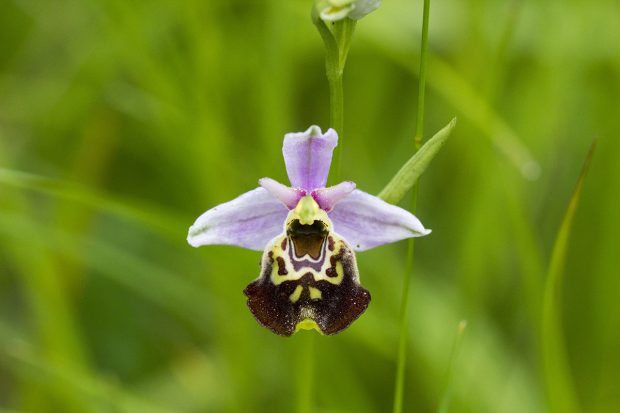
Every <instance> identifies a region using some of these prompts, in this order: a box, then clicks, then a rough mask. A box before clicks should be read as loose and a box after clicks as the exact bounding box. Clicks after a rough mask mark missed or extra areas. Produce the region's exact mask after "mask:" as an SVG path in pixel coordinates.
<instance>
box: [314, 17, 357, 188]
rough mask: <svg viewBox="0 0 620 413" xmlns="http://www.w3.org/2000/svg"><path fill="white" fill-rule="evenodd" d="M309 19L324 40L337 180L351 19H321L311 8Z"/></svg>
mask: <svg viewBox="0 0 620 413" xmlns="http://www.w3.org/2000/svg"><path fill="white" fill-rule="evenodd" d="M312 21H313V22H314V25H315V26H316V28H317V30H318V31H319V34H320V35H321V39H323V43H324V44H325V72H326V75H327V82H328V83H329V115H330V116H329V123H330V127H332V128H334V129H335V130H336V132H338V149H336V151H335V153H334V162H333V164H334V165H335V173H334V174H333V176H334V178H335V180H336V182H339V181H340V171H341V159H342V151H343V148H344V93H343V86H342V77H343V74H344V67H345V65H346V62H347V56H348V55H349V48H350V47H351V39H352V38H353V33H354V32H355V21H354V20H351V19H343V20H339V21H337V22H334V23H330V27H328V26H327V24H326V23H325V22H324V21H323V20H321V19H320V18H319V17H318V15H317V13H316V10H315V9H314V8H313V13H312Z"/></svg>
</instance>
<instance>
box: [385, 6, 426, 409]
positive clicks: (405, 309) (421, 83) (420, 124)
mask: <svg viewBox="0 0 620 413" xmlns="http://www.w3.org/2000/svg"><path fill="white" fill-rule="evenodd" d="M429 14H430V0H424V10H423V15H422V40H421V47H420V76H419V78H418V112H417V119H416V129H415V136H414V146H415V152H417V151H418V150H419V149H420V147H421V146H422V142H423V139H424V90H425V88H426V62H427V56H428V20H429ZM417 198H418V185H417V184H416V185H415V186H414V187H413V193H412V200H411V212H412V213H414V214H415V211H416V206H417ZM414 250H415V242H414V239H413V238H410V239H409V241H408V247H407V261H406V263H405V274H404V276H403V287H402V299H401V308H400V317H401V323H400V338H399V340H398V359H397V362H396V384H395V388H394V404H393V411H394V413H401V412H402V411H403V392H404V387H405V366H406V365H407V336H408V327H409V325H408V324H409V288H410V287H409V286H410V278H411V276H412V272H413V253H414Z"/></svg>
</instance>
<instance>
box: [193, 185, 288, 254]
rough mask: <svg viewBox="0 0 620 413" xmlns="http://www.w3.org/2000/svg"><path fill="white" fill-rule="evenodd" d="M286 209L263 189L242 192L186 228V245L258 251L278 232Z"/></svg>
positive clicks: (282, 224) (282, 223)
mask: <svg viewBox="0 0 620 413" xmlns="http://www.w3.org/2000/svg"><path fill="white" fill-rule="evenodd" d="M287 214H288V209H287V208H286V207H285V206H284V204H282V203H281V202H280V201H279V200H277V199H276V198H274V197H273V196H272V195H271V194H270V193H269V192H267V191H266V190H265V189H264V188H256V189H253V190H251V191H249V192H246V193H244V194H242V195H240V196H239V197H237V198H235V199H233V200H232V201H229V202H226V203H224V204H220V205H218V206H216V207H214V208H211V209H210V210H208V211H207V212H205V213H204V214H202V215H201V216H200V217H198V219H197V220H196V222H195V223H194V225H192V226H191V227H190V229H189V233H188V235H187V242H189V243H190V245H192V246H193V247H199V246H201V245H213V244H217V245H237V246H239V247H243V248H248V249H251V250H256V251H262V250H263V249H264V248H265V246H266V245H267V243H268V242H269V241H270V240H271V239H272V238H273V237H275V236H276V235H278V234H279V233H281V232H282V229H283V226H284V221H285V220H286V216H287Z"/></svg>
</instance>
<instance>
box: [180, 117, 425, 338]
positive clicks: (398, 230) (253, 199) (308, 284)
mask: <svg viewBox="0 0 620 413" xmlns="http://www.w3.org/2000/svg"><path fill="white" fill-rule="evenodd" d="M337 143H338V135H337V134H336V131H335V130H333V129H329V130H328V131H327V132H326V133H325V134H323V133H322V132H321V129H320V128H319V127H318V126H312V127H310V128H309V129H308V130H307V131H305V132H301V133H289V134H286V136H285V137H284V144H283V148H282V152H283V154H284V163H285V165H286V171H287V173H288V177H289V180H290V182H291V186H290V187H288V186H286V185H283V184H281V183H279V182H277V181H275V180H273V179H270V178H262V179H260V180H259V184H260V186H259V187H258V188H256V189H253V190H251V191H249V192H246V193H244V194H242V195H241V196H239V197H237V198H235V199H233V200H232V201H230V202H226V203H224V204H221V205H218V206H216V207H214V208H212V209H210V210H208V211H207V212H205V213H204V214H202V215H201V216H200V217H198V219H197V220H196V222H195V223H194V225H192V226H191V227H190V229H189V234H188V237H187V240H188V242H189V243H190V244H191V245H192V246H194V247H199V246H201V245H212V244H220V245H236V246H240V247H244V248H248V249H252V250H258V251H264V252H263V257H262V261H261V273H260V276H259V278H258V279H257V280H256V281H254V282H252V283H251V284H250V285H248V286H247V288H246V289H245V291H244V293H245V295H246V296H247V297H248V307H249V308H250V311H251V312H252V313H253V314H254V316H255V318H256V319H257V320H258V322H259V323H261V324H262V325H264V326H265V327H267V328H269V329H270V330H272V331H273V332H274V333H276V334H280V335H283V336H290V335H292V334H293V333H295V332H296V331H298V330H299V329H312V328H315V329H317V330H318V331H319V332H320V333H322V334H328V335H329V334H335V333H338V332H340V331H342V330H343V329H345V328H346V327H348V326H349V325H350V324H351V323H352V322H353V321H355V320H356V319H357V318H358V317H359V316H360V315H361V314H362V313H363V312H364V311H365V310H366V308H367V307H368V304H369V302H370V293H369V292H368V291H367V290H366V289H364V288H363V287H362V286H361V285H360V282H359V273H358V269H357V263H356V260H355V253H354V251H364V250H367V249H370V248H374V247H377V246H379V245H384V244H388V243H391V242H395V241H398V240H402V239H405V238H410V237H419V236H424V235H427V234H429V233H430V230H428V229H425V228H424V226H423V225H422V224H421V223H420V221H419V220H418V219H417V218H416V217H415V216H413V215H412V214H411V213H409V212H407V211H405V210H404V209H402V208H399V207H397V206H395V205H392V204H388V203H387V202H385V201H383V200H381V199H380V198H378V197H376V196H373V195H370V194H368V193H366V192H362V191H360V190H358V189H356V187H355V184H354V183H353V182H350V181H345V182H341V183H339V184H337V185H334V186H331V187H329V188H326V187H325V185H326V183H327V176H328V174H329V168H330V164H331V160H332V152H333V150H334V148H335V147H336V145H337Z"/></svg>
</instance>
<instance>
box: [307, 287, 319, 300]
mask: <svg viewBox="0 0 620 413" xmlns="http://www.w3.org/2000/svg"><path fill="white" fill-rule="evenodd" d="M308 289H309V290H310V299H311V300H320V299H321V298H323V293H321V290H319V289H318V288H314V287H308Z"/></svg>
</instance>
